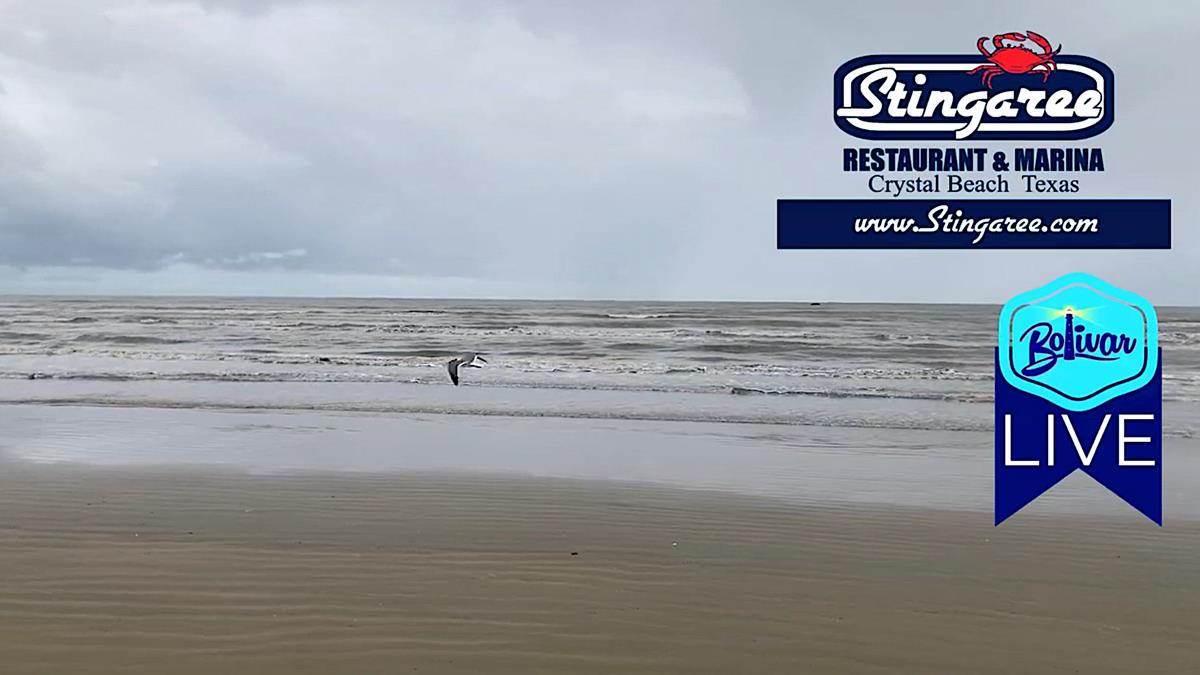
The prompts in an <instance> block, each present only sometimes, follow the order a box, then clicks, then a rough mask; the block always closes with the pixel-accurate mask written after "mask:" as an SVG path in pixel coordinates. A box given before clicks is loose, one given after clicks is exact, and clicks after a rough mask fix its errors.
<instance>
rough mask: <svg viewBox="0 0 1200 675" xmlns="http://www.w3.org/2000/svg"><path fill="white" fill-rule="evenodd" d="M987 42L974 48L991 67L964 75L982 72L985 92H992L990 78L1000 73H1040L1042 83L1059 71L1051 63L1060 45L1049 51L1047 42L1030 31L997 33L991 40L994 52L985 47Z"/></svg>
mask: <svg viewBox="0 0 1200 675" xmlns="http://www.w3.org/2000/svg"><path fill="white" fill-rule="evenodd" d="M987 41H988V39H987V37H981V38H979V42H978V43H977V46H978V47H979V51H980V53H982V54H983V55H984V56H986V57H987V59H988V61H991V63H989V64H985V65H982V66H978V67H977V68H974V69H972V70H970V71H967V74H968V75H974V74H975V73H979V72H982V73H983V84H984V86H986V87H987V88H988V89H991V88H992V78H993V77H996V76H997V75H1000V74H1002V73H1015V74H1021V73H1030V72H1040V73H1041V74H1042V82H1045V81H1046V78H1048V77H1050V73H1051V72H1052V71H1054V70H1056V69H1057V68H1058V66H1057V65H1056V64H1055V63H1054V57H1055V56H1056V55H1057V54H1058V52H1059V51H1061V50H1062V45H1059V46H1058V49H1055V50H1053V51H1051V50H1050V41H1049V40H1047V39H1046V38H1044V37H1042V36H1041V35H1038V34H1037V33H1035V32H1033V31H1031V30H1027V31H1025V32H1024V33H998V34H996V35H994V36H992V45H994V46H995V49H994V50H993V51H991V52H988V50H987V48H986V47H984V45H985V44H986V43H987ZM1027 41H1028V42H1032V43H1033V44H1034V45H1036V46H1037V47H1038V48H1039V49H1041V51H1040V52H1035V51H1033V50H1032V49H1030V48H1029V47H1026V46H1025V45H1024V43H1025V42H1027ZM993 64H994V65H993Z"/></svg>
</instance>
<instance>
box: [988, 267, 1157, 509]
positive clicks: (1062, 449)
mask: <svg viewBox="0 0 1200 675" xmlns="http://www.w3.org/2000/svg"><path fill="white" fill-rule="evenodd" d="M1076 469H1080V470H1082V471H1083V472H1084V473H1086V474H1088V475H1090V476H1092V477H1093V478H1095V479H1096V480H1097V481H1099V482H1100V483H1101V484H1103V485H1104V486H1105V487H1107V488H1109V489H1110V490H1112V491H1113V492H1114V493H1116V494H1117V495H1118V496H1120V497H1121V498H1122V499H1124V500H1125V501H1126V502H1128V503H1129V504H1130V505H1131V506H1133V507H1134V508H1135V509H1137V510H1138V511H1141V512H1142V513H1143V514H1145V515H1146V516H1147V517H1149V518H1150V519H1151V520H1153V521H1154V522H1156V523H1158V524H1160V525H1161V524H1162V368H1161V352H1160V351H1159V346H1158V318H1157V316H1156V314H1155V311H1154V307H1153V306H1152V305H1151V304H1150V303H1148V302H1146V300H1145V299H1143V298H1141V297H1140V296H1138V295H1136V294H1134V293H1130V292H1129V291H1126V290H1122V289H1120V288H1117V287H1115V286H1112V285H1110V284H1107V283H1105V282H1104V281H1101V280H1100V279H1097V278H1096V277H1093V276H1091V275H1088V274H1068V275H1067V276H1064V277H1062V278H1060V279H1057V280H1055V281H1053V282H1051V283H1049V284H1047V285H1045V286H1042V287H1041V288H1037V289H1034V290H1032V291H1029V292H1027V293H1022V294H1020V295H1018V296H1016V297H1015V298H1013V299H1012V300H1010V301H1009V302H1008V303H1007V304H1006V305H1004V308H1003V309H1002V310H1001V312H1000V326H999V340H998V347H997V349H996V524H997V525H999V524H1000V523H1001V522H1002V521H1004V520H1005V519H1006V518H1008V517H1009V516H1011V515H1012V514H1014V513H1016V512H1017V511H1018V510H1019V509H1021V508H1022V507H1024V506H1025V505H1026V504H1028V503H1029V502H1031V501H1033V500H1034V499H1036V498H1037V497H1038V496H1039V495H1041V494H1042V493H1043V492H1045V491H1046V490H1048V489H1050V488H1051V487H1053V486H1054V484H1055V483H1057V482H1058V481H1060V480H1062V479H1063V478H1065V477H1066V476H1067V475H1069V474H1070V473H1072V472H1073V471H1075V470H1076Z"/></svg>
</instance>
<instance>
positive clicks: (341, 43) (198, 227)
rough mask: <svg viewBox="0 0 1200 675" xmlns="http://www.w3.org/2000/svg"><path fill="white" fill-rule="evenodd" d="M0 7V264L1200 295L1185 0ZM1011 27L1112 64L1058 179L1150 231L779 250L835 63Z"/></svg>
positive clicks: (166, 281)
mask: <svg viewBox="0 0 1200 675" xmlns="http://www.w3.org/2000/svg"><path fill="white" fill-rule="evenodd" d="M0 7H3V12H2V13H0V292H5V293H27V292H61V293H80V292H87V293H187V294H256V295H257V294H291V295H396V296H501V297H547V298H554V297H584V298H646V299H749V300H810V299H815V300H896V301H934V302H949V301H971V302H1003V301H1004V300H1005V299H1007V297H1008V296H1011V295H1013V294H1014V293H1016V292H1018V291H1021V290H1025V289H1027V288H1031V287H1033V286H1036V285H1040V284H1042V283H1044V282H1046V281H1048V280H1049V279H1051V278H1053V277H1055V276H1058V275H1060V274H1062V273H1066V272H1070V271H1087V272H1092V273H1095V274H1099V275H1101V276H1103V277H1106V278H1107V279H1108V280H1110V281H1112V282H1114V283H1116V284H1118V285H1122V286H1126V287H1128V288H1131V289H1132V290H1136V291H1138V292H1141V293H1143V294H1144V295H1146V296H1148V297H1149V298H1150V299H1151V300H1152V301H1153V302H1156V303H1159V304H1200V271H1198V270H1200V223H1198V222H1197V216H1198V215H1200V197H1198V195H1197V193H1198V192H1200V185H1197V182H1198V181H1197V179H1198V178H1200V169H1198V168H1197V157H1196V151H1197V150H1198V149H1200V141H1198V139H1200V135H1198V134H1197V132H1196V130H1195V118H1196V114H1197V110H1198V107H1197V105H1198V104H1200V94H1198V93H1197V90H1198V88H1200V78H1198V77H1197V76H1196V75H1195V74H1194V73H1191V72H1189V71H1188V70H1187V68H1188V67H1189V66H1188V64H1191V63H1193V62H1194V61H1195V59H1194V57H1193V56H1192V52H1193V50H1194V49H1195V48H1196V46H1197V45H1198V44H1200V29H1197V26H1198V25H1200V10H1198V9H1196V6H1195V3H1190V2H1188V3H1185V2H1179V3H1172V4H1168V3H1162V4H1156V3H1148V2H1139V3H1128V2H1115V3H1110V4H1106V5H1103V6H1100V5H1098V4H1089V5H1088V7H1087V9H1083V8H1081V7H1079V6H1077V5H1076V4H1075V3H1046V2H1027V3H1021V2H1004V3H994V4H992V5H990V6H984V5H981V4H979V3H970V4H969V5H968V4H967V3H961V2H952V3H931V2H861V3H855V2H846V1H844V0H843V1H839V2H826V3H801V2H790V1H789V2H698V1H695V0H687V1H681V2H664V1H657V2H656V1H653V0H647V1H643V2H615V1H614V2H572V3H566V2H553V1H550V0H544V1H541V2H538V1H531V2H458V3H454V2H444V1H437V2H399V1H390V0H378V1H375V2H370V1H362V2H359V1H354V0H323V1H315V2H287V1H280V2H251V1H249V0H247V1H245V2H236V1H232V0H229V1H210V2H126V1H120V2H106V1H102V0H94V1H93V0H77V1H75V2H56V1H53V0H30V1H28V2H3V3H0ZM1025 29H1033V30H1035V31H1037V32H1038V33H1041V34H1042V35H1045V36H1047V37H1048V38H1049V39H1050V40H1051V41H1052V42H1053V43H1054V44H1056V45H1057V44H1058V43H1060V42H1061V43H1062V44H1063V52H1064V53H1080V54H1086V55H1090V56H1094V57H1097V58H1100V59H1101V60H1103V61H1105V62H1107V63H1108V64H1109V65H1110V66H1111V67H1112V68H1113V70H1114V71H1115V73H1116V79H1117V82H1116V85H1117V88H1116V91H1117V94H1116V95H1117V105H1116V111H1117V116H1116V123H1115V124H1114V126H1113V127H1112V129H1111V130H1110V131H1108V132H1106V133H1105V134H1103V135H1102V136H1100V137H1098V138H1096V139H1092V141H1090V142H1088V145H1091V146H1095V147H1101V148H1103V149H1104V152H1105V164H1106V167H1107V169H1108V171H1107V173H1106V174H1104V175H1099V176H1096V175H1082V176H1081V177H1080V178H1081V184H1082V187H1083V190H1082V192H1081V194H1080V195H1079V196H1080V197H1125V196H1129V197H1134V196H1142V197H1169V198H1172V199H1173V200H1174V201H1173V216H1174V217H1173V220H1174V242H1175V245H1174V249H1173V250H1171V251H1146V252H1129V251H1122V252H1075V253H1072V252H1058V251H1047V252H1013V251H999V252H990V253H989V252H979V251H955V252H919V253H914V252H908V253H901V252H895V253H889V252H882V253H876V252H837V253H831V252H811V253H810V252H804V251H776V250H775V200H776V199H777V198H780V197H837V196H844V197H859V196H865V194H866V191H865V186H864V183H865V177H864V176H848V175H844V174H842V173H841V172H840V153H841V148H842V147H846V146H856V145H860V144H862V143H863V142H862V141H857V140H856V139H853V138H851V137H849V136H846V135H845V134H843V133H842V132H840V131H838V130H837V128H836V127H835V125H834V123H833V120H832V115H831V107H832V103H831V101H830V97H831V89H832V75H833V71H834V69H835V68H836V67H837V66H838V65H839V64H840V63H842V62H843V61H845V60H848V59H850V58H852V57H854V56H859V55H862V54H869V53H904V52H926V53H969V52H971V51H972V50H973V49H974V44H975V40H976V38H977V37H979V36H980V35H984V34H987V35H991V34H993V33H997V32H1006V31H1011V30H1025ZM990 145H993V146H999V145H1002V144H998V143H992V144H990ZM1006 147H1012V146H1011V144H1009V145H1007V146H1006ZM1014 187H1016V186H1015V185H1014ZM1013 196H1015V197H1020V196H1023V195H1021V194H1015V195H1013Z"/></svg>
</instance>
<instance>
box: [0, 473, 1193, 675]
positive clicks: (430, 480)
mask: <svg viewBox="0 0 1200 675" xmlns="http://www.w3.org/2000/svg"><path fill="white" fill-rule="evenodd" d="M0 469H2V472H0V514H2V516H0V579H3V580H4V581H3V584H2V585H0V663H3V664H4V668H3V670H4V672H6V673H49V672H71V673H164V672H175V673H202V672H217V671H221V672H227V673H241V672H247V673H248V672H254V673H301V672H311V673H328V672H353V673H398V672H423V673H484V672H486V673H612V672H625V673H630V672H641V673H721V674H726V673H734V672H754V673H800V672H811V673H897V672H904V673H968V672H969V673H1006V674H1007V673H1013V672H1021V673H1061V672H1085V673H1122V674H1124V673H1132V672H1138V673H1184V672H1193V671H1191V670H1190V669H1192V668H1194V666H1195V657H1196V654H1197V653H1200V566H1197V565H1196V562H1195V561H1196V560H1197V558H1198V554H1200V524H1197V523H1190V522H1173V523H1169V525H1168V527H1167V528H1165V529H1162V530H1160V529H1158V528H1156V527H1153V526H1151V525H1149V524H1147V523H1144V522H1138V521H1134V520H1129V519H1124V520H1119V519H1118V520H1111V519H1104V520H1089V519H1086V518H1081V517H1069V518H1068V517H1066V516H1043V515H1033V516H1029V515H1026V516H1023V517H1021V518H1020V519H1018V521H1016V522H1013V523H1010V524H1008V525H1006V526H1004V527H1001V528H993V527H992V526H991V523H990V520H989V515H988V514H986V513H968V512H953V511H933V510H918V509H912V508H901V507H896V508H886V509H881V508H872V507H869V506H865V505H858V506H842V507H836V506H827V507H821V506H814V505H799V504H789V503H787V502H783V501H775V500H769V499H762V498H754V497H743V496H738V495H732V494H726V493H715V492H707V491H699V490H681V489H672V488H668V487H662V486H650V485H638V484H629V483H617V482H595V481H580V480H566V479H533V478H529V479H522V478H512V477H507V478H502V477H497V476H494V475H466V474H452V475H450V474H439V473H424V474H422V473H408V474H391V473H381V474H370V475H350V474H333V473H309V474H300V475H289V476H270V477H265V476H251V475H246V474H243V473H238V472H232V471H222V470H217V469H211V468H210V469H189V468H171V469H161V468H160V469H149V468H144V467H143V468H137V467H132V468H131V467H108V468H97V467H85V466H80V465H74V464H64V465H38V464H31V463H26V462H16V461H6V462H4V463H3V464H0Z"/></svg>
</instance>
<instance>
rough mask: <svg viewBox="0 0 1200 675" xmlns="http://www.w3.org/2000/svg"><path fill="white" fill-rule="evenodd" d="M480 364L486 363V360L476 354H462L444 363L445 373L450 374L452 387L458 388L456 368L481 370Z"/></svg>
mask: <svg viewBox="0 0 1200 675" xmlns="http://www.w3.org/2000/svg"><path fill="white" fill-rule="evenodd" d="M480 363H487V359H485V358H483V357H482V356H480V355H478V354H463V355H462V356H456V357H454V358H452V359H450V360H449V361H447V362H446V372H448V373H450V381H451V382H453V383H454V386H456V387H457V386H458V367H459V366H462V367H463V368H482V367H483V366H481V365H479V364H480Z"/></svg>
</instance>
